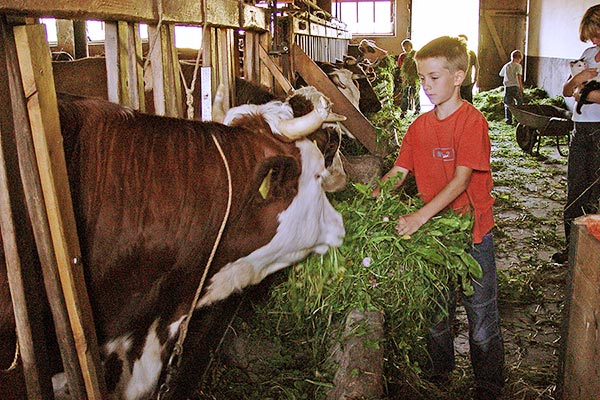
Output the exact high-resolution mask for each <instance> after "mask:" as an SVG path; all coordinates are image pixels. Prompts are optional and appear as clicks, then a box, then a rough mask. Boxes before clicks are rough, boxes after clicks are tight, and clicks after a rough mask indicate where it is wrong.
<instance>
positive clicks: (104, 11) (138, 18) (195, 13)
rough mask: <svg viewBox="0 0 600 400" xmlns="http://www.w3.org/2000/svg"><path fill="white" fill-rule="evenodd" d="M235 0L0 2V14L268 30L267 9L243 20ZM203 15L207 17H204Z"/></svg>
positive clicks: (258, 9) (32, 0)
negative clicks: (243, 22) (248, 27)
mask: <svg viewBox="0 0 600 400" xmlns="http://www.w3.org/2000/svg"><path fill="white" fill-rule="evenodd" d="M243 10H244V8H242V11H240V6H239V2H238V1H237V0H220V1H211V0H206V2H205V1H204V0H202V1H180V0H161V1H148V0H127V1H116V0H112V1H103V0H81V1H73V0H0V13H5V14H17V15H32V16H40V17H41V16H45V17H48V16H52V17H55V18H62V19H86V20H101V21H128V22H144V23H147V24H153V25H156V24H158V23H159V22H164V23H171V22H177V23H182V24H189V25H205V24H207V25H211V26H221V27H230V28H238V27H239V26H240V21H246V22H245V23H246V24H247V25H250V26H251V27H253V28H257V29H262V30H268V25H267V22H268V18H267V17H266V15H267V10H266V9H264V8H261V7H253V8H252V15H251V16H246V17H243V16H241V15H240V14H241V13H243V12H244V11H243ZM205 15H206V18H205V17H204V16H205Z"/></svg>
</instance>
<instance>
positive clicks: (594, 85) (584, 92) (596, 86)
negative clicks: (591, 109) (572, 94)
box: [569, 60, 600, 114]
mask: <svg viewBox="0 0 600 400" xmlns="http://www.w3.org/2000/svg"><path fill="white" fill-rule="evenodd" d="M569 64H570V65H571V76H575V75H577V74H578V73H580V72H581V71H583V70H584V69H587V68H588V65H587V63H586V62H585V61H584V60H575V61H571V62H570V63H569ZM592 90H600V76H596V77H595V78H593V79H590V80H589V81H587V82H585V83H584V84H583V88H582V89H581V90H580V92H579V93H580V97H579V101H578V102H577V107H575V111H576V112H577V114H581V107H583V106H584V105H585V104H591V103H592V102H591V101H588V100H587V97H588V95H589V94H590V92H591V91H592Z"/></svg>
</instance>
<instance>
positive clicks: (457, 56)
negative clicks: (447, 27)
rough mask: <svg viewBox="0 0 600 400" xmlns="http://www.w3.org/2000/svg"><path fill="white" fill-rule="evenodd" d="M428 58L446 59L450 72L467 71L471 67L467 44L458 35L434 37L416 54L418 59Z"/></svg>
mask: <svg viewBox="0 0 600 400" xmlns="http://www.w3.org/2000/svg"><path fill="white" fill-rule="evenodd" d="M428 58H441V59H444V60H445V61H446V67H447V68H448V70H450V72H456V71H467V68H468V67H469V53H468V52H467V44H466V42H465V41H464V40H463V39H460V38H458V37H451V36H442V37H439V38H437V39H433V40H432V41H431V42H429V43H427V44H426V45H425V46H423V47H422V48H421V49H420V50H419V51H417V53H416V54H415V60H417V61H420V60H425V59H428Z"/></svg>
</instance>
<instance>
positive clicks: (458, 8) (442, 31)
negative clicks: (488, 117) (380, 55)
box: [411, 0, 479, 112]
mask: <svg viewBox="0 0 600 400" xmlns="http://www.w3.org/2000/svg"><path fill="white" fill-rule="evenodd" d="M411 27H412V32H411V39H412V42H413V45H414V48H415V49H416V50H418V49H420V48H421V47H422V46H424V45H425V44H427V42H429V41H430V40H432V39H435V38H436V37H439V36H444V35H450V36H457V35H460V34H465V35H467V37H468V38H469V49H471V50H474V51H477V45H478V39H479V0H453V1H447V0H418V1H413V2H412V21H411ZM420 97H421V111H422V112H425V111H429V110H431V109H432V108H433V105H432V104H431V102H430V101H429V99H428V98H427V96H426V95H425V93H424V92H423V90H422V89H421V96H420Z"/></svg>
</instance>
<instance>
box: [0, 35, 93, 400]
mask: <svg viewBox="0 0 600 400" xmlns="http://www.w3.org/2000/svg"><path fill="white" fill-rule="evenodd" d="M2 44H4V46H5V47H4V48H2V47H0V49H4V51H3V52H1V51H0V59H1V60H6V67H7V68H6V73H2V72H3V71H4V66H5V65H4V64H2V67H0V83H2V84H4V85H5V86H3V87H2V89H1V90H0V92H2V93H10V95H9V96H7V98H6V99H0V100H5V101H6V102H9V100H10V103H11V104H10V105H8V104H3V105H2V107H1V109H2V110H4V112H3V113H0V115H2V116H3V117H4V116H6V117H7V120H8V122H7V123H2V127H3V128H2V136H3V137H4V135H8V134H9V133H12V134H14V136H15V142H16V149H15V148H11V149H9V150H8V151H5V154H7V157H6V159H7V165H8V158H9V157H16V155H17V154H18V155H19V160H18V165H14V166H11V167H9V168H7V169H8V170H9V171H12V173H13V174H16V173H17V171H20V176H21V180H22V185H23V191H24V195H25V201H21V202H19V204H22V205H24V204H27V209H28V212H29V219H30V220H31V223H32V225H33V234H34V236H35V245H36V246H37V252H38V257H39V259H40V263H41V267H42V274H43V277H44V285H45V287H46V293H47V294H48V295H47V298H48V303H49V304H50V310H51V311H52V317H53V319H54V327H55V331H56V339H57V341H58V344H59V348H60V351H61V357H62V362H63V367H64V369H65V373H66V376H67V381H68V385H69V393H70V394H71V396H72V398H74V399H84V398H86V392H85V385H84V383H83V377H82V375H81V371H80V370H79V361H78V360H77V352H76V350H75V342H74V339H73V333H72V332H71V328H70V325H69V319H68V314H67V310H66V305H65V300H64V297H63V294H62V288H61V285H60V277H59V275H58V266H57V265H56V257H55V255H54V250H53V248H52V241H51V237H50V228H49V226H48V217H47V215H46V209H45V207H44V204H43V202H41V201H40V199H42V198H43V194H42V189H41V183H40V179H39V173H38V170H37V165H36V160H35V153H34V149H33V139H32V137H31V129H30V126H29V118H28V115H27V108H26V104H25V95H24V93H23V86H22V82H21V73H20V70H19V64H18V60H17V53H16V48H15V42H14V37H13V34H12V28H10V29H8V26H7V25H6V24H2V33H1V34H0V45H2ZM11 128H12V129H11ZM25 220H26V219H25V218H23V219H21V221H25ZM22 237H23V240H25V239H26V237H27V236H26V235H23V236H22ZM29 248H30V249H33V245H31V246H30V247H29ZM38 286H39V285H38ZM38 337H40V338H41V336H38ZM27 375H28V374H27V371H26V376H27Z"/></svg>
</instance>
